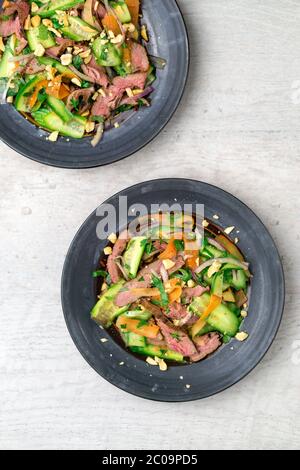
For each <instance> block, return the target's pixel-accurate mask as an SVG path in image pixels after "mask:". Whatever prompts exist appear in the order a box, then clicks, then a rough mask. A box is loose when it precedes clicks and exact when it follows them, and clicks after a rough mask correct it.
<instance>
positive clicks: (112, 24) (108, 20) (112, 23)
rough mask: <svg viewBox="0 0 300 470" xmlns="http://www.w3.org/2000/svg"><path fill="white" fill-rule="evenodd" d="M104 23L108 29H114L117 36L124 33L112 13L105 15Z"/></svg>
mask: <svg viewBox="0 0 300 470" xmlns="http://www.w3.org/2000/svg"><path fill="white" fill-rule="evenodd" d="M102 25H103V27H104V28H105V29H106V30H107V31H112V32H113V33H114V35H115V36H117V35H118V34H121V33H122V31H121V30H120V26H119V25H118V22H117V20H116V18H115V17H114V15H112V14H111V13H107V14H106V15H105V17H104V18H103V19H102Z"/></svg>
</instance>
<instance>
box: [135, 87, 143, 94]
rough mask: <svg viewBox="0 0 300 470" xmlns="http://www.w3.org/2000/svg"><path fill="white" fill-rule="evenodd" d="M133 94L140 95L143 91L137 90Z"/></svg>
mask: <svg viewBox="0 0 300 470" xmlns="http://www.w3.org/2000/svg"><path fill="white" fill-rule="evenodd" d="M132 93H133V94H134V96H135V95H140V94H141V93H143V90H141V89H140V88H136V89H135V90H132Z"/></svg>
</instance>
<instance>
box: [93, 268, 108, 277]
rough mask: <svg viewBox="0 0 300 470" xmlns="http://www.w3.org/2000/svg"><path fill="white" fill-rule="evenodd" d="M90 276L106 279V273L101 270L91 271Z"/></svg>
mask: <svg viewBox="0 0 300 470" xmlns="http://www.w3.org/2000/svg"><path fill="white" fill-rule="evenodd" d="M92 276H93V277H104V278H106V277H107V276H108V273H107V272H106V271H103V269H98V271H93V273H92Z"/></svg>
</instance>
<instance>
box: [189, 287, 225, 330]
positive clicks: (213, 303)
mask: <svg viewBox="0 0 300 470" xmlns="http://www.w3.org/2000/svg"><path fill="white" fill-rule="evenodd" d="M221 302H222V299H221V297H218V296H217V295H212V296H211V298H210V302H209V304H208V306H207V308H206V309H205V310H204V312H203V313H202V315H201V317H200V318H199V320H197V321H196V323H194V324H193V326H192V336H193V337H194V336H196V335H197V334H198V333H199V331H200V330H202V328H203V327H204V325H205V323H206V319H207V318H208V317H209V315H210V314H211V312H213V311H214V310H215V309H216V308H217V307H218V306H219V305H220V304H221Z"/></svg>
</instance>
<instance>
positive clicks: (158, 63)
mask: <svg viewBox="0 0 300 470" xmlns="http://www.w3.org/2000/svg"><path fill="white" fill-rule="evenodd" d="M149 58H150V60H151V62H152V64H153V65H154V66H155V67H156V68H157V69H160V70H162V69H164V68H165V66H166V65H167V61H166V60H165V59H162V58H161V57H156V56H154V55H149Z"/></svg>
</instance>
